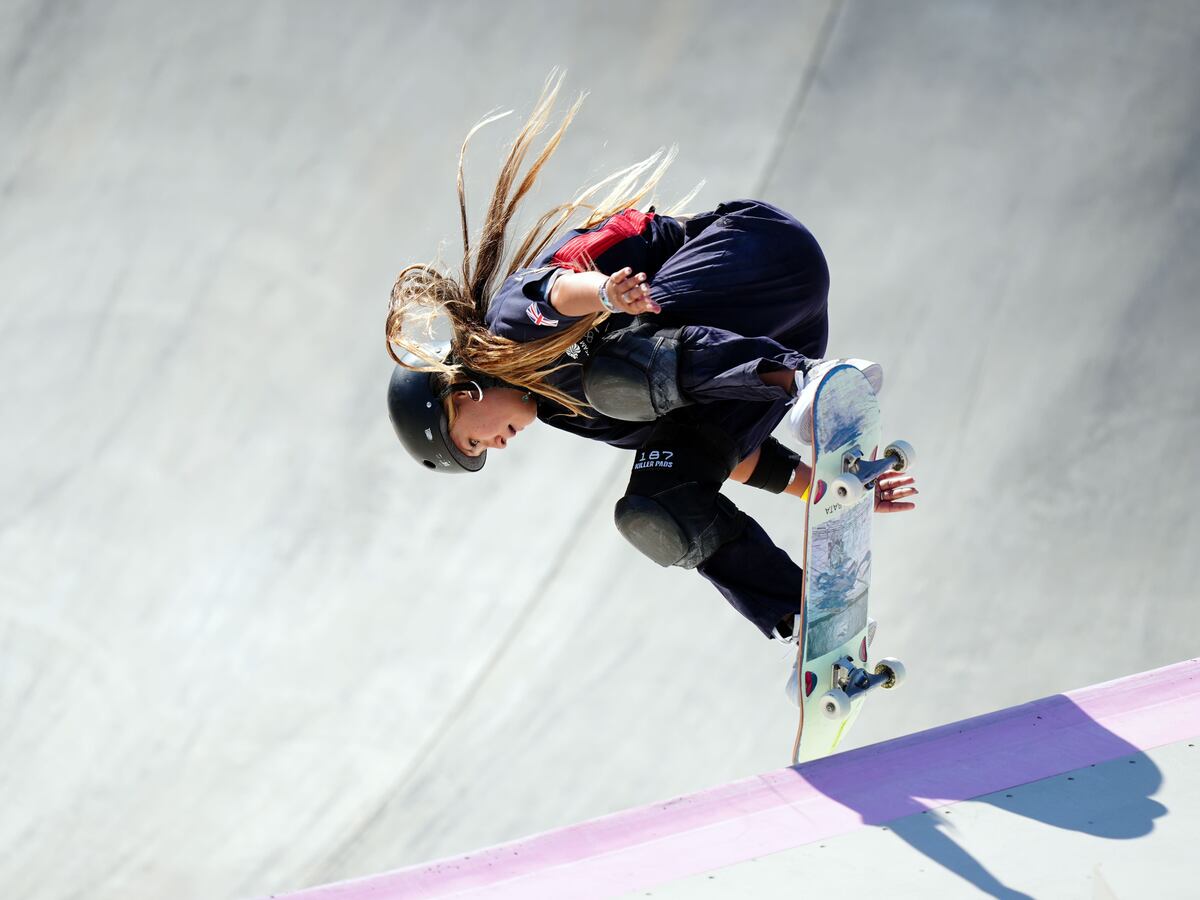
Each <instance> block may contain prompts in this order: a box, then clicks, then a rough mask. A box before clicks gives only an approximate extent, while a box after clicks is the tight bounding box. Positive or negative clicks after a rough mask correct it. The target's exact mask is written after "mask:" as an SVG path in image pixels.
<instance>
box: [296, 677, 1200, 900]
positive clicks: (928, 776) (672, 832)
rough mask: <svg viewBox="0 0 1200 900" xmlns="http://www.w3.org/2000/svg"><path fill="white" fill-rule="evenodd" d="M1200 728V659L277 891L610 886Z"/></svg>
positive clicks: (835, 829)
mask: <svg viewBox="0 0 1200 900" xmlns="http://www.w3.org/2000/svg"><path fill="white" fill-rule="evenodd" d="M1197 735H1200V660H1197V659H1193V660H1188V661H1186V662H1182V663H1178V664H1176V665H1173V666H1167V667H1165V668H1162V669H1155V670H1153V671H1150V672H1144V673H1142V674H1140V675H1132V676H1130V677H1128V678H1121V679H1118V680H1116V681H1110V682H1107V683H1105V684H1099V685H1095V686H1093V687H1088V688H1083V689H1081V690H1078V691H1071V692H1069V693H1067V694H1057V695H1055V696H1052V697H1046V698H1044V699H1042V700H1036V701H1034V702H1032V703H1026V704H1024V705H1023V706H1015V707H1012V708H1010V709H1005V710H1001V711H999V712H994V713H989V714H987V715H983V716H977V717H976V718H973V719H966V720H964V721H961V722H955V723H953V724H950V725H944V726H941V727H939V728H933V729H930V730H928V731H923V732H920V733H918V734H913V735H909V736H907V737H902V738H897V739H896V740H892V741H886V742H884V743H881V744H875V745H873V746H870V747H863V748H861V749H858V750H852V751H849V752H847V753H839V754H837V755H835V756H831V757H828V758H826V759H822V760H817V761H815V762H811V763H805V764H803V765H801V766H797V767H795V768H789V769H781V770H779V771H775V772H769V773H767V774H765V775H760V776H757V777H755V778H747V779H744V780H742V781H737V782H733V783H731V784H727V785H722V786H721V787H716V788H712V789H710V790H706V791H700V792H699V793H696V794H690V795H688V796H685V797H679V798H677V799H674V800H671V801H668V802H666V803H658V804H654V805H651V806H644V807H640V808H637V809H632V810H627V811H625V812H620V813H615V814H613V815H610V816H605V817H603V818H600V819H593V820H591V821H588V822H584V823H581V824H579V825H574V826H571V827H570V828H563V829H559V830H557V831H550V832H546V833H545V834H539V835H535V836H533V837H529V838H525V839H523V840H519V841H514V842H511V843H508V844H501V845H498V846H496V847H491V848H489V849H486V850H481V851H478V852H476V853H470V854H467V855H464V856H459V857H454V858H450V859H444V860H440V861H438V862H434V863H428V864H423V865H419V866H412V867H410V868H407V869H400V870H397V871H395V872H389V873H385V874H382V875H376V876H372V877H369V878H363V879H358V880H356V881H348V882H342V883H340V884H333V885H328V886H325V887H317V888H312V889H310V890H306V891H300V892H298V893H294V894H286V895H275V897H276V900H393V898H409V897H448V896H455V897H458V896H462V897H484V896H486V897H496V898H514V900H515V898H521V900H530V898H547V900H549V898H554V900H558V898H562V897H572V898H581V897H609V896H612V895H613V894H616V893H621V892H625V891H632V890H635V889H637V888H647V887H651V886H653V885H655V884H663V883H666V882H669V881H674V880H676V879H679V878H683V877H686V876H689V875H695V874H698V873H701V872H710V871H713V870H715V869H719V868H723V867H725V866H729V865H733V864H735V863H739V862H744V861H745V860H748V859H752V858H754V857H761V856H766V855H767V854H770V853H776V852H779V851H781V850H788V849H791V848H793V847H799V846H802V845H804V844H808V843H811V842H813V841H816V840H823V839H826V838H831V837H835V836H837V835H839V834H845V833H846V832H849V831H853V830H855V829H857V828H859V827H861V826H862V825H876V824H880V823H883V822H888V821H891V820H893V819H897V818H900V817H901V816H907V815H911V814H913V813H917V812H920V811H922V810H925V809H930V808H933V807H936V806H944V805H946V804H948V803H954V802H957V801H961V800H967V799H970V798H973V797H979V796H981V795H984V794H990V793H992V792H994V791H999V790H1004V789H1006V788H1011V787H1014V786H1016V785H1020V784H1027V783H1029V782H1031V781H1036V780H1038V779H1041V778H1047V777H1049V776H1052V775H1058V774H1062V773H1063V772H1069V771H1071V770H1073V769H1078V768H1082V767H1084V766H1089V765H1091V764H1093V763H1101V762H1106V761H1108V760H1110V759H1116V758H1119V757H1121V756H1124V755H1132V754H1136V753H1138V752H1139V751H1142V750H1150V749H1153V748H1154V747H1160V746H1163V745H1164V744H1170V743H1174V742H1176V741H1180V740H1185V739H1187V738H1191V737H1195V736H1197Z"/></svg>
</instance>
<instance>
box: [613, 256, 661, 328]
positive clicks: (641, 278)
mask: <svg viewBox="0 0 1200 900" xmlns="http://www.w3.org/2000/svg"><path fill="white" fill-rule="evenodd" d="M604 290H605V293H607V294H608V299H609V302H611V303H612V305H613V306H614V307H616V309H617V311H618V312H623V313H629V315H631V316H637V315H640V314H642V313H660V312H662V307H661V306H659V305H658V304H657V303H655V302H654V301H653V300H652V299H650V285H648V284H646V273H645V272H638V273H637V274H636V275H634V274H633V269H630V268H628V267H626V268H624V269H621V270H619V271H617V272H613V274H612V275H610V276H608V281H606V282H605V283H604Z"/></svg>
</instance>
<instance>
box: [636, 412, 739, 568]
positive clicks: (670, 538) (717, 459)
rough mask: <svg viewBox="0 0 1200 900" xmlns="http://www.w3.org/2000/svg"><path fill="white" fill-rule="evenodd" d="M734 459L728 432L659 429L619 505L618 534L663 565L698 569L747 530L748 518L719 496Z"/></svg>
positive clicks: (641, 451)
mask: <svg viewBox="0 0 1200 900" xmlns="http://www.w3.org/2000/svg"><path fill="white" fill-rule="evenodd" d="M736 461H737V457H736V452H735V449H734V446H733V442H732V441H730V440H729V438H728V437H727V436H725V435H724V434H721V433H706V432H705V430H704V429H700V428H692V427H679V426H673V425H669V424H664V425H661V426H659V427H657V428H655V430H654V431H653V432H651V435H650V440H649V441H647V443H646V445H645V446H644V447H642V448H641V449H639V450H638V451H637V455H636V458H635V460H634V465H633V473H632V474H631V475H630V478H629V486H628V487H627V488H626V490H625V496H624V497H622V498H621V499H620V500H618V501H617V505H616V509H615V510H614V519H615V521H616V525H617V530H618V531H620V532H621V534H622V535H624V536H625V539H626V540H628V541H629V542H630V543H631V544H633V546H635V547H636V548H637V549H638V550H640V551H641V552H642V553H644V554H645V555H646V556H648V557H650V559H652V560H654V561H655V562H656V563H658V564H659V565H660V566H679V567H681V568H684V569H694V568H695V567H696V566H698V565H700V563H702V562H704V561H705V560H706V559H708V558H709V557H710V556H712V555H713V554H714V553H716V552H717V550H718V549H719V548H720V547H721V546H722V545H723V544H726V543H728V542H729V541H731V540H733V539H734V538H736V537H738V536H739V535H740V534H741V533H742V530H743V528H745V521H746V517H745V514H744V513H742V512H740V511H739V510H738V508H737V507H736V506H735V505H734V504H733V503H732V502H731V501H730V500H729V499H728V498H727V497H724V496H722V495H721V493H720V490H721V485H722V484H723V483H724V482H725V479H726V478H728V477H729V473H730V472H731V471H733V467H734V465H735V464H736Z"/></svg>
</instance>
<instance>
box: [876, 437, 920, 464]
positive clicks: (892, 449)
mask: <svg viewBox="0 0 1200 900" xmlns="http://www.w3.org/2000/svg"><path fill="white" fill-rule="evenodd" d="M883 455H884V456H894V457H896V464H895V465H894V466H892V469H893V471H896V472H905V471H907V470H909V469H911V468H912V466H913V463H915V462H916V461H917V451H916V450H914V449H913V445H912V444H910V443H909V442H908V441H892V442H891V443H890V444H888V445H887V447H886V448H885V449H884V451H883Z"/></svg>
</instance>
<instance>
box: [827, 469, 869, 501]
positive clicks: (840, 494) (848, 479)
mask: <svg viewBox="0 0 1200 900" xmlns="http://www.w3.org/2000/svg"><path fill="white" fill-rule="evenodd" d="M829 490H830V491H832V492H833V496H835V497H837V498H838V499H839V500H841V501H843V502H844V503H853V502H855V501H856V500H858V498H859V497H861V496H862V495H863V485H862V482H861V481H859V480H858V479H857V478H855V477H854V476H853V475H839V476H838V477H837V478H835V479H833V481H832V482H830V485H829Z"/></svg>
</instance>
